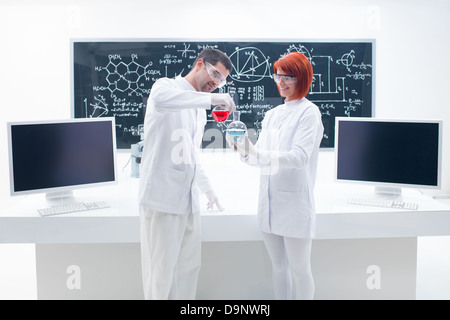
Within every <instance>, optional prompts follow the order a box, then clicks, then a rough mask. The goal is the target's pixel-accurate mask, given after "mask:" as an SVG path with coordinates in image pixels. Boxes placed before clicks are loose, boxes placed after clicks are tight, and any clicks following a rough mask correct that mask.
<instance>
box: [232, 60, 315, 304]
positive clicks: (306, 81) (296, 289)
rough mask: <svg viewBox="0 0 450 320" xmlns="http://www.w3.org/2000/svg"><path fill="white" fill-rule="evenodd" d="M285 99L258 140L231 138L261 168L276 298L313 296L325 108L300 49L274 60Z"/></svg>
mask: <svg viewBox="0 0 450 320" xmlns="http://www.w3.org/2000/svg"><path fill="white" fill-rule="evenodd" d="M273 78H274V80H275V82H276V84H277V86H278V91H279V93H280V95H281V97H283V98H285V100H284V103H283V104H281V105H279V106H277V107H276V108H273V109H272V110H269V111H268V112H267V113H266V115H265V117H264V120H263V122H262V129H261V132H260V135H259V138H258V141H257V143H256V144H255V145H253V144H252V143H251V141H250V140H249V139H248V137H247V136H244V137H242V138H241V139H239V140H237V141H235V140H234V139H233V138H230V137H229V136H227V141H228V143H229V144H230V146H231V145H234V146H235V147H236V149H237V150H238V151H239V152H240V154H241V158H242V159H243V160H244V161H245V162H247V163H249V164H251V165H257V166H260V167H261V178H260V187H259V200H258V224H259V227H260V229H261V230H262V233H263V239H264V243H265V246H266V248H267V251H268V253H269V256H270V259H271V261H272V268H273V283H274V290H275V298H276V299H312V298H313V296H314V280H313V277H312V272H311V265H310V257H311V244H312V238H313V237H314V234H315V205H314V184H315V179H316V171H317V161H318V154H319V146H320V142H321V140H322V137H323V125H322V120H321V113H320V110H319V109H318V107H317V106H316V105H315V104H314V103H312V102H310V101H309V100H308V99H306V98H305V96H306V95H307V94H308V92H309V88H310V86H311V83H312V79H313V70H312V66H311V63H310V61H309V60H308V59H307V58H306V57H305V56H304V55H303V54H301V53H299V52H292V53H289V54H287V55H284V56H283V57H281V58H280V59H279V60H277V61H276V62H275V64H274V75H273Z"/></svg>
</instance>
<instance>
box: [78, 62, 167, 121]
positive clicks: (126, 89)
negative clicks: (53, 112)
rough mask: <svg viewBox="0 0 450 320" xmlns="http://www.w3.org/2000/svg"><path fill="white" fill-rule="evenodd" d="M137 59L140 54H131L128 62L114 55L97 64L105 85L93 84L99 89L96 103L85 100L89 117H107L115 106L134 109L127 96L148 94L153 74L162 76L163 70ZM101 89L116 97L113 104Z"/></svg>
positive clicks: (95, 97)
mask: <svg viewBox="0 0 450 320" xmlns="http://www.w3.org/2000/svg"><path fill="white" fill-rule="evenodd" d="M137 60H138V55H137V54H131V55H130V57H129V59H128V62H126V59H122V57H121V56H120V55H119V54H110V55H108V63H107V65H106V66H96V67H95V69H94V71H95V72H97V73H98V79H99V83H101V84H102V85H97V86H93V87H92V90H93V91H94V92H99V94H98V95H96V96H94V101H93V102H91V103H89V104H88V101H87V99H84V107H85V112H86V113H85V114H86V117H90V118H94V117H102V116H106V115H107V114H108V113H109V112H110V111H111V110H110V108H111V107H114V108H117V107H119V108H120V107H121V108H122V110H120V109H116V111H130V108H129V107H130V104H129V103H128V101H126V100H127V99H126V98H124V97H127V96H128V97H135V98H136V97H145V96H148V94H149V92H150V90H149V89H148V88H149V87H150V84H149V83H150V81H151V80H152V76H154V75H156V76H160V75H161V72H160V71H159V70H153V69H151V67H152V65H153V62H151V61H150V62H149V63H148V64H140V63H138V62H137ZM100 92H101V93H106V94H108V95H109V97H110V98H112V99H113V101H112V106H111V105H110V104H109V103H108V99H107V98H106V97H105V95H104V94H100ZM88 105H89V106H90V108H88ZM135 107H136V105H135ZM137 107H138V108H139V107H140V106H137Z"/></svg>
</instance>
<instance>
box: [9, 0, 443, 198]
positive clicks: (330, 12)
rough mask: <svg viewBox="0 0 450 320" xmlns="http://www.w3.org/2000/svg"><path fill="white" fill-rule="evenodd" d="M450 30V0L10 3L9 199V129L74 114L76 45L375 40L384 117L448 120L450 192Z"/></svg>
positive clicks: (378, 111) (378, 110)
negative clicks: (99, 41)
mask: <svg viewBox="0 0 450 320" xmlns="http://www.w3.org/2000/svg"><path fill="white" fill-rule="evenodd" d="M449 33H450V1H447V0H398V1H392V0H391V1H388V0H381V1H376V0H373V1H365V0H341V1H333V0H318V1H300V0H277V1H267V0H266V1H261V0H230V1H221V2H213V1H208V0H191V1H185V0H165V1H161V0H158V1H153V0H152V1H138V0H128V1H126V2H124V1H119V0H102V1H94V0H93V1H88V0H77V1H57V0H54V1H50V0H49V1H43V0H36V1H31V0H29V1H25V0H2V2H1V4H0V40H1V47H0V48H1V50H0V62H1V63H0V94H1V95H0V104H1V106H0V150H1V151H0V199H1V198H2V197H3V198H7V197H8V192H9V182H8V174H9V173H8V172H9V171H8V159H7V152H6V150H7V143H6V122H7V121H16V120H37V119H49V118H52V119H53V118H54V119H57V118H65V117H70V83H71V81H70V50H69V49H70V46H69V44H70V38H177V39H180V38H181V39H182V38H190V39H192V38H195V39H198V38H209V39H217V38H290V39H297V38H298V39H320V38H322V39H334V38H336V39H352V38H356V39H358V38H363V39H367V38H374V39H376V98H375V115H376V116H379V117H399V118H440V119H443V120H444V124H445V128H444V152H443V166H444V170H443V189H444V190H446V191H448V192H450V143H449V141H450V128H449V126H450V108H449V106H448V104H449V103H448V99H447V95H446V94H447V92H448V91H449V89H450V78H449V77H448V75H449V74H450V72H449V71H450V65H449V64H448V61H447V59H448V57H449V56H450V43H449V41H447V40H448V34H449ZM330 165H331V164H330Z"/></svg>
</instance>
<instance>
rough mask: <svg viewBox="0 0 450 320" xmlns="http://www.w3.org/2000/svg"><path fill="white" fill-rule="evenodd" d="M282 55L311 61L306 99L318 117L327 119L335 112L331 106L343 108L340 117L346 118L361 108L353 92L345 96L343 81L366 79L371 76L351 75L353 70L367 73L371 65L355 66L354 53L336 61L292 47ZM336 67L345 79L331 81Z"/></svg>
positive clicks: (345, 86) (301, 46) (311, 51)
mask: <svg viewBox="0 0 450 320" xmlns="http://www.w3.org/2000/svg"><path fill="white" fill-rule="evenodd" d="M286 51H287V52H288V53H290V52H294V51H297V52H300V53H303V54H304V55H305V56H306V57H307V58H308V59H309V60H310V61H311V64H312V66H313V69H314V74H313V81H312V84H311V87H310V91H309V94H308V96H309V99H310V100H311V101H313V102H314V103H316V104H318V105H319V107H320V108H321V110H322V114H324V115H330V109H336V106H335V103H339V104H343V105H342V107H343V109H344V114H345V115H347V116H350V112H351V111H355V110H356V109H357V107H358V106H361V105H362V103H363V101H362V99H361V98H360V97H359V95H360V93H359V92H357V91H356V90H352V91H351V92H348V88H347V85H346V81H348V80H349V79H347V78H351V79H353V80H358V79H360V80H364V79H365V77H366V76H371V74H370V73H365V74H362V73H360V72H356V73H353V74H351V72H353V71H352V69H354V68H358V69H367V68H371V65H367V64H364V63H361V64H359V65H358V64H355V59H356V54H355V51H354V50H350V51H349V52H347V53H345V54H343V55H342V56H341V57H340V58H339V59H337V60H336V61H334V59H333V56H331V55H316V54H314V53H313V51H314V49H311V50H308V49H307V48H306V47H305V46H303V45H301V44H299V45H297V46H296V45H294V44H292V45H290V46H289V47H288V48H287V50H286ZM339 65H342V66H344V67H345V68H346V70H347V71H348V73H347V74H346V75H345V76H336V77H333V75H332V69H333V67H334V66H339ZM351 96H352V97H353V98H352V97H351Z"/></svg>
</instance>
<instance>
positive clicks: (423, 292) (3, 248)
mask: <svg viewBox="0 0 450 320" xmlns="http://www.w3.org/2000/svg"><path fill="white" fill-rule="evenodd" d="M35 268H36V263H35V252H34V244H0V300H36V299H37V293H36V291H37V290H36V272H35ZM417 299H418V300H428V299H432V300H449V299H450V236H445V237H422V238H419V241H418V261H417Z"/></svg>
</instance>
